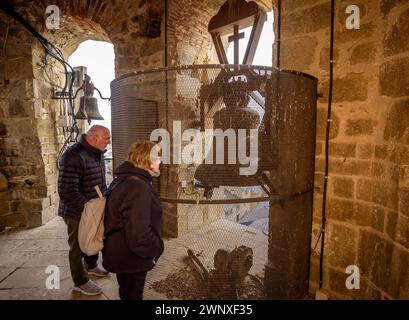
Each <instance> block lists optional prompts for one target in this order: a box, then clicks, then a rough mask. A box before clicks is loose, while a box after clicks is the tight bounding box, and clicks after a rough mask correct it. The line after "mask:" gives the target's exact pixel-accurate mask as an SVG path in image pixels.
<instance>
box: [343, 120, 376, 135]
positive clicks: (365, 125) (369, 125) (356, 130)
mask: <svg viewBox="0 0 409 320" xmlns="http://www.w3.org/2000/svg"><path fill="white" fill-rule="evenodd" d="M376 123H377V122H376V121H375V120H372V119H348V120H347V122H346V129H345V134H346V135H347V136H360V135H371V134H372V133H373V131H374V127H375V126H376Z"/></svg>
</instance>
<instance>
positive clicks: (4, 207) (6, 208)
mask: <svg viewBox="0 0 409 320" xmlns="http://www.w3.org/2000/svg"><path fill="white" fill-rule="evenodd" d="M10 213H11V209H10V201H1V202H0V216H1V215H5V214H10Z"/></svg>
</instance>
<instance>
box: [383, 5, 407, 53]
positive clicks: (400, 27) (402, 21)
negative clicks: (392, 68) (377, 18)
mask: <svg viewBox="0 0 409 320" xmlns="http://www.w3.org/2000/svg"><path fill="white" fill-rule="evenodd" d="M408 21H409V9H407V10H405V11H403V12H402V13H401V14H400V15H399V18H398V19H397V20H395V21H393V22H394V23H393V24H392V28H391V29H390V30H387V32H385V38H384V42H383V47H384V53H385V56H386V57H388V56H391V55H394V54H398V53H401V52H406V51H408V50H409V39H408V34H409V23H408Z"/></svg>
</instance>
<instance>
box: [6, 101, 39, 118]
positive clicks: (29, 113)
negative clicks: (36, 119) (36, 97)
mask: <svg viewBox="0 0 409 320" xmlns="http://www.w3.org/2000/svg"><path fill="white" fill-rule="evenodd" d="M33 108H34V102H33V100H21V99H14V100H10V102H9V114H10V116H11V117H14V118H27V117H33V116H34V112H33Z"/></svg>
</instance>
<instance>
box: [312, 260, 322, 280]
mask: <svg viewBox="0 0 409 320" xmlns="http://www.w3.org/2000/svg"><path fill="white" fill-rule="evenodd" d="M319 268H320V261H319V259H317V258H311V261H310V282H319V277H320V269H319Z"/></svg>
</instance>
